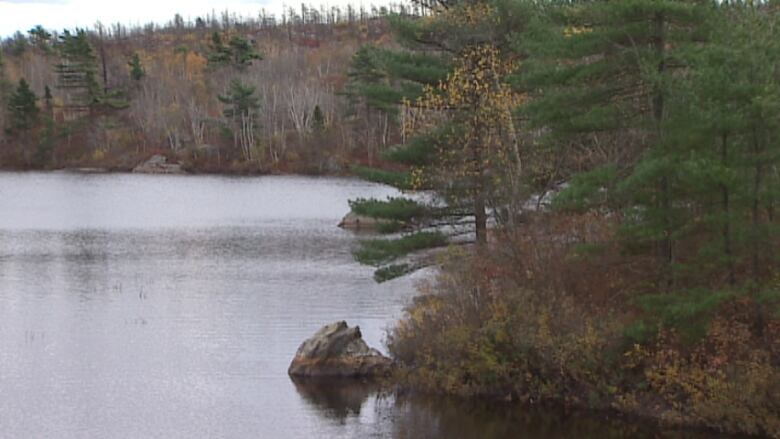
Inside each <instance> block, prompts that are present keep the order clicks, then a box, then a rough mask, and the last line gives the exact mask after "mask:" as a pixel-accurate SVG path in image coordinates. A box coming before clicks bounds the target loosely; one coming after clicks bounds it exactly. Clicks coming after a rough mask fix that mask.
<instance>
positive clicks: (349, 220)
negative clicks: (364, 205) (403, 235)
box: [339, 212, 390, 232]
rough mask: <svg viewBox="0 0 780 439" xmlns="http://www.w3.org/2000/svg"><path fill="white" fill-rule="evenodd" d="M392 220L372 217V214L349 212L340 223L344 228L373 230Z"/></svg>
mask: <svg viewBox="0 0 780 439" xmlns="http://www.w3.org/2000/svg"><path fill="white" fill-rule="evenodd" d="M389 222H390V221H388V220H384V219H379V218H372V217H370V216H363V215H358V214H356V213H355V212H350V213H348V214H347V215H346V216H345V217H344V218H343V219H342V220H341V222H340V223H339V227H341V228H342V229H350V230H361V231H371V232H374V231H376V230H377V228H378V227H379V225H380V224H386V223H389Z"/></svg>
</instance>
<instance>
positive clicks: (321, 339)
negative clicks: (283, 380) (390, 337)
mask: <svg viewBox="0 0 780 439" xmlns="http://www.w3.org/2000/svg"><path fill="white" fill-rule="evenodd" d="M391 368H392V360H390V359H389V358H387V357H385V356H384V355H382V354H381V353H380V352H379V351H377V350H376V349H373V348H370V347H369V346H368V345H367V344H366V342H365V341H363V336H362V335H361V334H360V328H359V327H357V326H355V327H354V328H350V327H349V326H348V325H347V322H344V321H341V322H336V323H332V324H330V325H327V326H324V327H323V328H322V329H320V330H319V331H317V333H316V334H314V335H313V336H312V337H311V338H309V339H308V340H306V341H304V342H303V343H302V344H301V346H300V347H299V348H298V352H296V354H295V358H294V359H293V361H292V363H291V364H290V368H289V369H288V370H287V372H288V373H289V374H290V376H292V377H306V378H320V377H333V378H375V377H379V376H385V375H387V374H389V373H390V370H391Z"/></svg>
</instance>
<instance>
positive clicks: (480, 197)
mask: <svg viewBox="0 0 780 439" xmlns="http://www.w3.org/2000/svg"><path fill="white" fill-rule="evenodd" d="M474 226H475V229H476V233H477V245H478V246H484V245H485V244H487V212H486V211H485V194H484V191H483V190H482V188H479V189H478V190H477V193H476V194H475V195H474Z"/></svg>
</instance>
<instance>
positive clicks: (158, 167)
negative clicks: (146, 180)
mask: <svg viewBox="0 0 780 439" xmlns="http://www.w3.org/2000/svg"><path fill="white" fill-rule="evenodd" d="M133 172H135V173H139V174H183V173H184V170H183V169H182V168H181V164H179V163H168V158H167V157H165V156H164V155H160V154H155V155H153V156H151V157H150V158H149V160H147V161H145V162H143V163H141V164H140V165H138V166H136V167H135V168H133Z"/></svg>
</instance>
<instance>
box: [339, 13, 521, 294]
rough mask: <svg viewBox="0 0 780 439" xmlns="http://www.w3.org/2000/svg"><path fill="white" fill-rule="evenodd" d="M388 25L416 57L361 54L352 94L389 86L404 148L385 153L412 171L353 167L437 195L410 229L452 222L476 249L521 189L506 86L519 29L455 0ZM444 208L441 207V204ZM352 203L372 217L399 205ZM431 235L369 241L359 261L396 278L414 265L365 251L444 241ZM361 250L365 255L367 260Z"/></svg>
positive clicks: (512, 96) (514, 97) (511, 96)
mask: <svg viewBox="0 0 780 439" xmlns="http://www.w3.org/2000/svg"><path fill="white" fill-rule="evenodd" d="M510 18H511V16H510ZM394 25H395V27H396V31H397V35H399V38H400V39H401V41H402V42H404V43H405V45H406V46H407V48H408V49H412V50H413V51H412V52H409V51H406V52H389V51H380V52H378V53H379V54H380V56H376V55H374V58H371V57H369V56H368V55H370V53H363V54H360V53H359V54H358V55H356V57H355V60H354V62H353V66H354V67H353V68H354V72H355V73H354V74H353V75H354V76H355V77H362V78H365V79H363V82H364V83H368V84H369V86H368V87H365V86H364V87H362V89H359V90H360V91H362V92H363V96H364V98H371V97H372V92H373V91H374V90H376V89H377V88H379V89H380V90H381V88H382V87H387V88H389V89H391V90H392V91H393V92H394V93H395V95H393V94H391V93H386V94H384V95H380V96H383V97H388V96H389V97H396V99H397V100H398V101H401V102H403V103H404V105H403V107H404V110H405V114H404V115H405V118H406V119H407V120H406V121H405V122H406V123H405V124H404V129H405V131H407V128H408V134H409V137H408V139H406V142H405V143H404V144H403V145H399V146H397V147H395V148H393V149H391V150H389V151H387V153H386V154H385V158H387V159H388V160H391V161H395V162H398V163H401V164H404V165H406V166H407V169H409V173H408V174H407V178H404V179H398V178H397V177H396V176H394V175H392V174H391V173H388V172H376V171H370V170H360V169H359V170H358V171H359V172H360V173H361V174H362V175H363V176H365V177H368V178H370V179H374V180H382V181H384V182H386V183H395V184H394V185H396V186H399V187H401V188H405V189H409V188H414V189H422V188H429V189H433V190H435V193H436V194H437V195H438V196H439V197H438V199H437V200H435V202H434V203H432V204H430V205H426V206H418V209H414V212H415V213H414V214H413V215H412V216H410V217H407V218H405V220H406V223H407V225H408V224H409V223H412V224H439V225H445V224H446V225H452V226H454V227H452V228H450V230H454V234H455V235H462V234H463V233H464V230H463V228H464V226H466V227H467V230H468V229H470V230H471V233H472V234H473V236H475V240H476V241H477V243H480V244H484V243H486V241H487V224H488V216H489V214H490V212H491V211H494V212H495V211H496V209H491V207H494V208H500V207H505V206H506V205H507V203H512V201H511V200H510V198H509V197H505V196H504V195H505V194H510V193H511V194H513V195H516V194H517V191H518V189H519V188H520V171H521V169H522V168H521V166H520V165H521V160H520V146H519V143H518V132H517V128H516V120H515V117H514V115H513V109H514V107H515V106H516V105H517V103H518V99H519V95H518V94H517V93H515V92H513V91H512V90H511V88H510V87H509V85H508V83H507V80H508V79H509V76H510V75H511V74H512V73H513V72H514V70H515V68H516V63H515V62H514V60H513V59H512V57H511V56H510V54H509V53H508V51H507V47H508V37H509V35H510V32H508V29H511V28H512V27H513V26H519V25H522V23H519V22H516V21H515V20H512V19H505V20H502V19H501V17H500V11H499V9H498V8H497V7H495V6H493V5H492V4H490V3H488V2H479V1H478V2H453V3H452V4H451V5H448V7H446V8H444V7H439V6H438V5H434V6H432V18H431V19H430V20H404V19H395V20H394ZM419 49H423V50H420V51H419V52H418V51H417V50H419ZM377 60H379V61H380V62H379V63H377V62H376V61H377ZM356 67H360V69H357V68H356ZM377 67H378V68H377ZM377 70H378V71H377ZM382 75H384V78H383V76H382ZM369 81H371V82H369ZM372 82H373V83H378V87H377V86H376V85H374V84H372ZM376 101H378V102H382V101H381V100H376ZM376 101H375V102H376ZM387 101H388V102H392V99H387ZM407 115H408V117H407ZM392 180H395V182H393V181H392ZM504 187H510V188H511V189H510V190H504ZM440 201H443V203H442V202H440ZM443 204H444V205H446V206H447V207H446V208H442V207H441V206H442V205H443ZM367 206H371V208H370V209H369V208H367ZM352 207H353V211H360V210H362V211H364V212H365V213H366V214H368V215H371V214H372V211H373V213H374V214H375V215H376V216H380V217H381V216H382V215H384V213H383V212H384V211H386V210H390V211H392V210H394V209H395V208H398V207H399V204H398V202H397V201H396V200H388V201H386V202H381V201H378V200H359V201H356V202H354V203H353V205H352ZM428 233H429V232H419V233H416V234H411V235H408V236H405V237H403V238H402V239H401V240H399V241H396V242H395V244H394V241H383V240H380V241H369V242H366V243H365V244H364V248H363V249H361V250H359V251H358V252H357V253H356V256H357V258H358V259H359V260H363V261H364V262H368V263H373V264H374V265H378V266H380V269H379V270H378V271H377V273H376V277H377V278H379V279H386V278H389V277H393V276H397V275H402V274H404V273H406V272H408V271H410V270H412V269H414V268H417V267H415V266H409V265H403V264H401V265H390V266H387V265H385V264H387V263H388V262H392V259H393V258H388V259H383V258H377V257H373V254H372V253H371V252H368V253H367V252H366V251H365V250H370V249H372V248H375V247H376V246H379V247H381V248H396V247H397V246H400V247H398V248H402V249H405V250H406V251H410V250H411V251H413V250H418V249H419V248H420V246H422V245H434V246H435V245H442V244H443V243H446V242H447V241H446V239H443V238H446V236H445V235H439V236H438V238H435V239H434V238H432V237H430V236H429V235H428ZM411 242H414V243H415V245H411V244H410V243H411ZM416 244H419V246H418V245H416ZM367 254H371V255H372V257H371V258H369V259H368V260H367V259H366V258H365V257H366V255H367ZM394 256H398V255H394ZM382 265H385V266H384V267H382Z"/></svg>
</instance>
